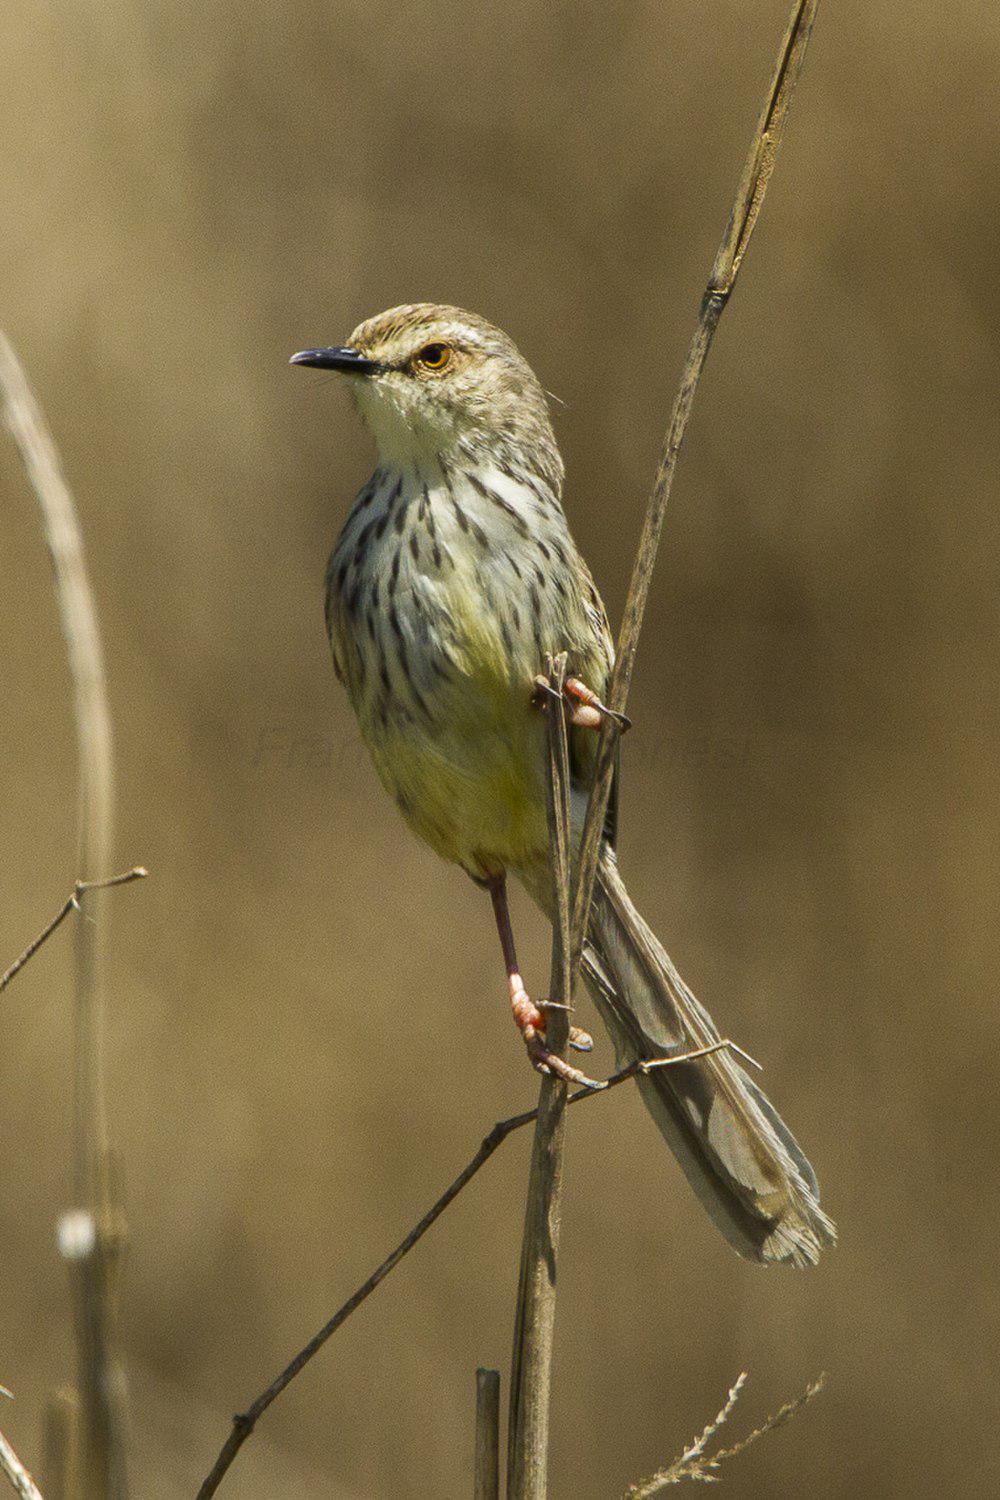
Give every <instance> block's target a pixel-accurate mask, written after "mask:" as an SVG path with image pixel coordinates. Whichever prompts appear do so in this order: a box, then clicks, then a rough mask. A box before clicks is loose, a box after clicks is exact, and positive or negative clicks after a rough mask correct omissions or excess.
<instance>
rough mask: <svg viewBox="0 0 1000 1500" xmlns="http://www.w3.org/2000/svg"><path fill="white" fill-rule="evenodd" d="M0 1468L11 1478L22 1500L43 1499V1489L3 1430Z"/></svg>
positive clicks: (0, 1441)
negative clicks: (33, 1477) (39, 1486)
mask: <svg viewBox="0 0 1000 1500" xmlns="http://www.w3.org/2000/svg"><path fill="white" fill-rule="evenodd" d="M0 1470H2V1471H3V1473H4V1475H5V1476H6V1478H7V1479H9V1480H10V1483H11V1488H12V1489H14V1490H15V1491H16V1492H17V1494H19V1495H20V1496H21V1500H42V1492H41V1490H40V1489H39V1488H38V1486H37V1484H36V1483H35V1481H34V1480H33V1479H32V1477H31V1475H30V1474H29V1473H28V1471H27V1469H26V1468H25V1467H24V1464H23V1463H22V1462H21V1460H20V1459H19V1458H18V1456H17V1454H16V1453H15V1452H14V1450H13V1448H12V1447H11V1446H10V1443H8V1441H7V1439H6V1438H5V1437H4V1435H3V1433H2V1432H0Z"/></svg>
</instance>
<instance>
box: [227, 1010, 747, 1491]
mask: <svg viewBox="0 0 1000 1500" xmlns="http://www.w3.org/2000/svg"><path fill="white" fill-rule="evenodd" d="M723 1048H729V1049H732V1050H733V1051H739V1049H738V1048H736V1047H735V1045H734V1043H732V1042H730V1041H728V1040H723V1041H721V1042H713V1044H712V1046H711V1047H710V1048H699V1049H698V1051H697V1052H693V1053H692V1052H684V1053H679V1054H678V1056H676V1057H667V1058H662V1057H658V1058H655V1059H653V1060H652V1061H651V1062H650V1063H643V1062H633V1063H629V1065H628V1067H626V1068H621V1069H620V1070H619V1071H618V1072H617V1073H614V1074H612V1076H611V1077H610V1078H609V1079H608V1080H607V1082H606V1083H605V1085H604V1088H603V1089H597V1090H595V1089H590V1088H581V1089H577V1090H576V1092H575V1093H573V1094H570V1096H569V1099H568V1100H567V1104H579V1103H581V1102H582V1101H583V1100H585V1099H602V1098H603V1097H604V1096H605V1094H607V1093H608V1092H609V1091H610V1090H611V1089H613V1088H616V1087H617V1086H618V1085H619V1084H621V1083H627V1082H628V1080H629V1079H630V1078H635V1076H636V1074H637V1073H639V1072H641V1071H642V1070H643V1069H644V1068H646V1067H650V1066H655V1067H669V1066H670V1065H671V1064H673V1063H685V1062H690V1061H691V1059H692V1058H694V1057H701V1056H703V1055H704V1053H705V1052H706V1051H711V1052H717V1051H721V1050H722V1049H723ZM741 1055H742V1056H744V1057H745V1056H746V1053H741ZM537 1119H538V1110H537V1109H528V1110H525V1111H524V1113H523V1114H520V1115H511V1116H510V1117H509V1119H506V1120H498V1121H497V1123H496V1124H495V1125H494V1126H493V1129H492V1130H491V1131H490V1132H489V1134H488V1135H487V1136H485V1137H484V1139H483V1140H482V1142H481V1143H480V1145H479V1148H478V1150H477V1151H476V1152H475V1154H474V1155H473V1157H472V1158H471V1160H470V1161H469V1162H467V1164H466V1165H465V1166H464V1167H463V1168H462V1170H461V1172H459V1174H458V1176H457V1177H456V1178H455V1180H454V1182H452V1183H451V1184H450V1185H449V1186H448V1187H447V1188H445V1190H444V1192H443V1193H442V1194H441V1196H440V1198H438V1200H437V1202H436V1203H434V1204H433V1205H432V1206H431V1207H430V1208H429V1209H428V1210H427V1212H426V1213H425V1214H424V1216H423V1218H422V1219H420V1220H419V1221H418V1222H417V1223H416V1224H414V1226H413V1228H412V1229H411V1230H410V1232H409V1233H408V1234H407V1235H406V1236H405V1237H404V1238H403V1239H402V1240H400V1242H399V1244H398V1245H397V1246H396V1248H395V1250H393V1251H392V1253H391V1254H390V1255H387V1256H386V1258H385V1260H384V1261H382V1263H381V1265H379V1266H376V1268H375V1270H374V1271H373V1272H372V1273H371V1275H370V1276H369V1277H368V1278H367V1279H366V1280H365V1281H363V1282H362V1283H361V1285H360V1286H359V1287H358V1289H357V1290H356V1291H355V1292H352V1293H351V1295H350V1297H348V1299H347V1301H346V1302H345V1303H344V1304H343V1305H342V1306H341V1307H339V1308H338V1309H337V1311H336V1312H335V1313H334V1314H333V1317H332V1318H329V1319H328V1320H327V1322H325V1323H324V1324H323V1326H322V1328H320V1329H319V1330H318V1331H317V1332H316V1333H315V1334H313V1336H312V1338H311V1339H310V1340H309V1342H308V1343H307V1344H305V1345H303V1347H302V1348H301V1349H300V1350H299V1352H298V1354H296V1355H295V1358H294V1359H292V1360H290V1361H289V1363H288V1364H287V1365H286V1366H285V1368H284V1369H283V1370H282V1372H281V1374H280V1375H278V1376H276V1377H275V1379H274V1380H272V1382H271V1384H270V1385H269V1386H268V1387H267V1389H266V1390H263V1391H261V1393H260V1395H259V1396H258V1397H257V1398H256V1399H255V1400H254V1401H252V1402H251V1403H250V1405H249V1406H248V1407H247V1409H246V1411H243V1412H239V1413H238V1414H237V1415H236V1416H235V1417H234V1418H233V1426H232V1431H231V1432H230V1434H229V1436H228V1437H227V1438H226V1441H225V1442H224V1443H223V1445H222V1448H221V1449H220V1451H219V1456H218V1458H217V1459H216V1460H215V1463H214V1464H213V1465H212V1470H211V1472H210V1473H209V1475H208V1476H207V1478H206V1479H205V1480H204V1481H203V1482H202V1485H201V1488H200V1489H199V1490H198V1496H197V1500H209V1497H210V1496H212V1495H214V1494H215V1493H216V1491H217V1490H218V1488H219V1485H220V1484H221V1483H222V1480H223V1479H224V1478H225V1475H226V1471H227V1470H228V1468H229V1466H230V1464H231V1463H232V1461H233V1459H234V1458H235V1457H236V1455H237V1453H238V1452H239V1451H240V1449H241V1448H242V1447H243V1444H244V1443H245V1442H246V1440H247V1438H248V1437H249V1436H250V1434H251V1432H253V1430H254V1428H255V1427H256V1425H257V1423H258V1422H259V1421H260V1419H261V1417H262V1416H263V1415H264V1413H265V1412H266V1411H267V1409H268V1407H269V1406H270V1405H271V1404H272V1402H274V1401H276V1400H277V1398H278V1397H279V1396H280V1395H281V1393H282V1391H283V1390H284V1389H285V1388H286V1386H288V1385H290V1384H291V1383H292V1381H293V1380H294V1379H295V1377H296V1375H298V1374H300V1372H301V1371H302V1370H303V1369H304V1368H305V1366H306V1365H307V1364H308V1363H309V1361H310V1360H311V1359H312V1358H313V1356H314V1355H316V1354H318V1353H319V1351H320V1350H321V1349H322V1347H323V1345H324V1344H325V1343H326V1341H327V1339H329V1338H330V1337H331V1335H332V1334H334V1333H336V1331H337V1329H338V1328H340V1327H341V1326H342V1325H343V1324H344V1323H346V1322H347V1319H348V1318H349V1317H350V1316H351V1314H352V1313H353V1312H356V1311H357V1309H358V1308H359V1307H360V1306H361V1304H362V1302H365V1301H367V1299H368V1298H369V1297H370V1296H371V1294H372V1292H373V1291H374V1290H375V1288H376V1287H377V1286H379V1285H381V1283H382V1282H383V1281H384V1280H385V1278H386V1277H387V1276H388V1275H389V1273H390V1272H391V1271H394V1270H395V1269H396V1267H397V1266H398V1265H399V1263H400V1261H401V1260H402V1259H403V1258H404V1256H406V1255H408V1254H409V1253H410V1251H411V1250H412V1249H413V1248H414V1246H415V1245H416V1244H417V1243H418V1242H419V1241H420V1240H422V1239H423V1237H424V1235H425V1234H426V1233H427V1231H428V1229H430V1227H431V1225H432V1224H434V1223H436V1222H437V1220H438V1219H439V1218H440V1217H441V1215H442V1214H443V1213H444V1211H445V1209H446V1208H447V1207H448V1205H449V1204H450V1203H453V1202H454V1200H455V1199H456V1198H457V1197H458V1195H459V1193H460V1192H461V1191H462V1189H463V1188H465V1187H467V1186H468V1184H469V1183H470V1182H471V1181H472V1179H473V1177H475V1176H476V1175H477V1173H478V1172H479V1171H480V1169H481V1168H482V1167H484V1166H485V1165H486V1163H487V1162H488V1161H489V1159H490V1157H491V1156H492V1155H493V1153H494V1151H496V1150H497V1148H498V1147H499V1146H502V1145H503V1143H504V1141H505V1140H506V1139H507V1137H508V1136H509V1135H512V1134H513V1133H514V1131H515V1130H520V1129H521V1128H522V1126H524V1125H530V1124H531V1123H532V1121H534V1120H537Z"/></svg>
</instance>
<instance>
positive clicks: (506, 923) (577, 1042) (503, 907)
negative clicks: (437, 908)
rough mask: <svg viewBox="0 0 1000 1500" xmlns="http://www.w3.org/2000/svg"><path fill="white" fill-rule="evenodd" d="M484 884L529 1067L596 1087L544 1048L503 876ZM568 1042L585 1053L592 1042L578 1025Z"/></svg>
mask: <svg viewBox="0 0 1000 1500" xmlns="http://www.w3.org/2000/svg"><path fill="white" fill-rule="evenodd" d="M488 885H489V892H490V899H491V900H492V902H493V915H494V917H495V918H496V924H497V932H498V933H499V934H500V946H501V948H502V949H503V957H504V963H505V964H506V966H507V985H508V988H509V990H510V1008H511V1010H512V1012H513V1015H514V1023H515V1025H516V1026H517V1029H518V1031H519V1032H520V1033H521V1036H522V1037H523V1038H524V1045H525V1047H526V1048H527V1051H528V1057H529V1058H530V1060H531V1065H532V1067H533V1068H536V1069H537V1070H538V1072H539V1073H554V1074H555V1075H556V1077H557V1078H564V1079H565V1080H566V1082H567V1083H582V1084H586V1085H590V1086H591V1087H597V1085H596V1084H595V1083H594V1080H593V1079H592V1078H587V1077H586V1076H585V1075H584V1074H583V1073H581V1072H580V1070H579V1069H578V1068H573V1067H571V1066H570V1065H569V1063H567V1062H564V1061H563V1059H562V1058H561V1057H556V1055H555V1054H554V1053H553V1052H550V1051H549V1049H548V1047H546V1045H545V1008H544V1007H545V1002H544V1001H543V1002H542V1003H541V1005H536V1004H535V1002H534V1001H533V1000H532V999H531V997H530V996H529V994H528V992H527V990H526V989H525V987H524V980H523V979H522V978H521V974H520V971H519V969H518V966H517V953H516V951H515V949H514V929H513V928H512V927H511V925H510V910H509V908H508V906H507V882H506V879H505V878H504V876H503V875H498V876H495V877H494V878H493V879H492V880H490V881H489V882H488ZM569 1044H570V1046H571V1047H575V1048H576V1050H577V1051H578V1052H589V1051H590V1049H591V1047H592V1046H593V1045H594V1044H593V1042H592V1040H591V1038H590V1036H589V1035H588V1034H587V1032H585V1031H581V1029H580V1028H579V1026H571V1027H570V1031H569Z"/></svg>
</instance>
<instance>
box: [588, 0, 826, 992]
mask: <svg viewBox="0 0 1000 1500" xmlns="http://www.w3.org/2000/svg"><path fill="white" fill-rule="evenodd" d="M818 3H819V0H795V4H794V5H793V6H792V10H791V15H790V17H789V21H788V27H787V30H786V32H785V36H784V40H783V42H782V44H781V50H780V52H779V53H778V61H777V64H776V66H775V70H774V74H773V77H772V79H771V87H770V89H769V90H768V94H767V98H766V100H765V103H764V108H763V110H762V111H761V116H760V120H759V121H758V124H757V129H756V132H755V133H754V138H753V142H752V144H751V147H750V151H749V153H748V155H747V159H746V164H745V166H744V169H743V175H742V177H741V179H740V185H739V188H738V189H737V193H736V199H735V202H734V204H733V210H732V213H731V214H730V216H729V223H728V225H727V226H726V232H725V234H724V235H723V238H722V243H721V245H720V246H719V253H718V255H717V256H716V258H715V263H714V265H713V267H712V274H711V277H710V278H709V282H708V286H707V287H706V289H705V295H704V296H703V298H702V302H701V307H700V310H699V313H698V324H697V327H696V328H695V331H694V336H693V338H692V340H691V345H690V348H689V349H688V356H687V360H686V361H685V364H684V369H683V372H682V374H681V382H680V386H679V388H678V391H677V396H676V399H675V401H674V407H673V412H672V414H671V418H670V425H669V427H668V429H667V434H666V437H665V439H664V443H663V451H662V453H661V456H660V462H659V466H658V468H657V471H656V478H655V480H654V482H653V489H652V493H651V494H650V497H649V504H648V506H647V508H646V515H645V519H644V521H643V526H642V534H641V536H640V539H639V549H638V552H637V554H636V559H635V564H634V566H633V568H632V577H631V579H630V581H629V587H628V594H627V596H626V599H625V612H624V615H623V618H622V625H621V630H620V632H619V635H618V646H617V651H616V658H615V666H614V671H613V673H612V677H611V685H610V688H609V690H608V699H607V701H608V705H609V707H611V708H612V709H614V710H615V712H617V713H624V711H625V704H626V700H627V699H628V691H629V687H630V685H631V682H632V670H633V667H634V666H635V655H636V650H637V648H638V644H639V632H640V630H641V629H642V621H643V615H644V613H645V609H646V600H647V598H648V597H649V587H650V583H651V582H652V578H653V567H654V564H655V562H656V553H657V549H658V548H659V544H660V533H661V531H662V529H663V520H664V517H665V515H666V511H667V501H668V500H669V498H670V489H671V485H672V484H673V479H674V470H675V468H676V466H677V455H678V452H679V451H680V446H681V443H682V442H683V440H684V433H685V431H686V429H687V424H688V418H689V417H690V415H691V407H692V405H693V403H694V398H695V393H696V392H697V389H698V381H699V379H700V378H701V372H702V369H703V368H704V364H705V360H706V358H707V357H708V351H709V349H710V348H711V344H712V339H713V338H714V336H715V330H716V328H717V327H718V324H719V319H720V318H721V316H722V313H723V311H724V309H725V306H726V303H727V302H728V300H729V298H730V296H731V295H732V291H733V288H734V287H735V285H736V278H737V276H738V275H739V270H740V266H741V265H742V264H743V257H744V255H745V254H746V250H747V245H748V244H749V242H750V236H751V234H752V233H753V230H754V226H755V225H756V223H757V217H758V215H759V213H760V210H761V205H762V203H763V201H764V193H765V191H766V189H767V184H768V181H769V180H770V176H771V172H772V171H773V169H774V160H775V155H776V153H777V150H778V144H779V142H780V140H781V133H782V129H783V127H784V124H785V118H786V116H787V114H788V109H789V105H790V104H791V100H792V95H793V93H794V92H795V85H796V84H797V82H798V79H799V74H800V73H801V71H802V63H803V60H804V57H805V52H806V47H807V45H808V42H809V35H810V32H811V30H812V24H813V20H814V19H815V15H816V7H817V5H818ZM618 733H619V731H618V728H617V726H616V725H615V724H614V722H613V721H612V720H610V719H605V720H604V723H603V724H602V726H601V731H600V739H599V741H598V749H597V760H596V768H595V773H594V787H593V792H592V794H591V797H590V802H589V804H588V806H587V816H586V821H585V823H584V831H583V839H582V842H581V845H580V857H579V860H580V862H579V874H578V877H577V886H576V896H575V901H574V906H573V972H574V974H575V973H576V970H577V967H578V965H579V962H580V955H581V953H582V951H583V943H584V938H585V936H586V932H587V924H588V920H589V915H590V904H591V901H592V900H593V895H594V880H595V878H596V875H597V862H598V859H599V857H600V851H601V838H602V833H603V829H604V820H605V817H606V814H607V809H608V800H609V798H610V796H611V783H612V779H613V775H614V761H615V745H616V742H617V738H618Z"/></svg>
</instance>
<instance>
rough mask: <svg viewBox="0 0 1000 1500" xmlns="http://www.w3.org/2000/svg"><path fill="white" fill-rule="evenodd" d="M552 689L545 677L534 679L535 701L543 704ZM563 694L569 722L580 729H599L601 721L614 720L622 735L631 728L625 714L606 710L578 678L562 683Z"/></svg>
mask: <svg viewBox="0 0 1000 1500" xmlns="http://www.w3.org/2000/svg"><path fill="white" fill-rule="evenodd" d="M552 692H553V689H552V688H551V687H550V686H549V679H548V678H547V677H536V678H535V700H536V702H540V703H543V704H544V702H545V700H546V697H547V696H548V694H549V693H552ZM563 693H564V695H565V696H566V697H567V698H568V699H569V701H570V713H569V722H570V723H571V724H575V725H576V726H577V727H578V728H580V729H600V727H601V720H602V719H614V721H615V723H616V724H617V725H618V728H619V729H620V730H621V731H622V733H623V734H624V732H625V730H626V729H631V728H632V720H631V719H630V718H629V717H628V715H627V714H620V713H618V711H617V710H616V709H614V708H608V706H607V704H606V703H602V702H601V700H600V698H598V696H597V694H596V693H595V692H594V691H593V689H592V688H589V687H588V686H587V684H586V683H585V682H581V681H580V679H579V677H567V678H566V681H565V682H564V683H563Z"/></svg>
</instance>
